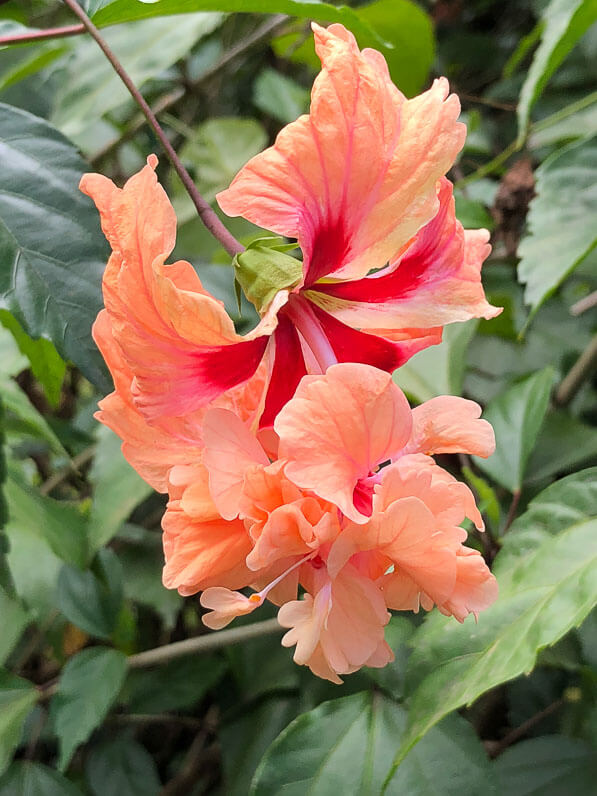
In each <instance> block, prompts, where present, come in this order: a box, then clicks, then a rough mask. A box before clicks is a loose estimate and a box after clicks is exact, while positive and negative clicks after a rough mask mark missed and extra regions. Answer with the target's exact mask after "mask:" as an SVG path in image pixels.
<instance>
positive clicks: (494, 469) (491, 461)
mask: <svg viewBox="0 0 597 796" xmlns="http://www.w3.org/2000/svg"><path fill="white" fill-rule="evenodd" d="M553 378H554V372H553V370H552V369H551V368H545V369H544V370H539V371H537V373H534V374H532V375H531V376H528V377H527V378H526V379H523V380H522V381H520V382H518V383H517V384H514V385H513V386H512V387H509V388H508V389H507V390H506V391H505V392H503V393H501V394H500V395H498V396H497V398H494V400H493V401H492V402H491V403H490V404H489V406H488V407H487V409H486V410H485V412H484V414H483V417H484V418H485V419H486V420H488V421H489V422H490V423H491V425H492V426H493V430H494V432H495V438H496V449H495V453H494V454H493V455H492V456H490V457H489V458H488V459H481V458H479V457H478V456H474V457H473V459H474V461H475V464H476V465H477V466H478V467H479V468H480V469H481V470H483V472H485V473H487V475H489V476H491V477H492V478H493V479H494V480H495V481H497V482H498V484H501V485H502V486H504V487H506V489H509V490H510V492H517V491H519V490H520V489H521V487H522V483H523V480H524V475H525V470H526V466H527V462H528V460H529V456H530V455H531V452H532V450H533V447H534V446H535V442H536V440H537V435H538V434H539V430H540V429H541V425H542V423H543V419H544V417H545V413H546V411H547V405H548V403H549V394H550V391H551V385H552V383H553Z"/></svg>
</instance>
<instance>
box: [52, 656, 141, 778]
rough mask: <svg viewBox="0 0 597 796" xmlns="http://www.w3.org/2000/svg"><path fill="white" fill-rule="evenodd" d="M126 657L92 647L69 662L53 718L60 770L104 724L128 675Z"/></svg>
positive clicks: (57, 695) (54, 707)
mask: <svg viewBox="0 0 597 796" xmlns="http://www.w3.org/2000/svg"><path fill="white" fill-rule="evenodd" d="M126 669H127V661H126V655H123V654H122V652H118V651H117V650H113V649H108V648H107V647H91V648H90V649H85V650H83V651H82V652H79V653H77V654H76V655H74V656H73V657H72V658H70V659H69V660H68V662H67V663H66V666H65V667H64V669H63V670H62V674H61V676H60V682H59V683H58V691H57V692H56V694H55V695H54V697H53V698H52V701H51V703H50V717H51V719H52V724H53V727H54V732H55V733H56V735H57V736H58V743H59V748H60V754H59V759H58V768H59V769H60V771H64V770H65V768H66V767H67V766H68V763H69V762H70V759H71V757H72V755H73V752H74V751H75V749H76V748H77V746H79V744H82V743H85V741H86V740H87V739H88V738H89V736H90V735H91V733H92V732H93V730H95V728H96V727H99V725H100V724H101V723H102V722H103V720H104V718H105V717H106V714H107V713H108V711H109V709H110V707H111V706H112V704H113V703H114V701H115V700H116V697H117V696H118V692H119V691H120V688H121V686H122V684H123V682H124V677H125V675H126Z"/></svg>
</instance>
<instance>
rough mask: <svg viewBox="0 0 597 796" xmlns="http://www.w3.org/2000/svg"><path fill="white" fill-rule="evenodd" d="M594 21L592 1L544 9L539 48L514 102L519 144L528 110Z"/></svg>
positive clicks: (567, 0) (554, 2) (557, 2)
mask: <svg viewBox="0 0 597 796" xmlns="http://www.w3.org/2000/svg"><path fill="white" fill-rule="evenodd" d="M595 20H597V2H596V0H551V2H550V3H549V5H548V6H547V7H546V8H545V11H544V12H543V14H542V23H543V29H542V34H541V44H540V45H539V47H538V48H537V51H536V52H535V55H534V57H533V63H532V64H531V67H530V69H529V71H528V74H527V76H526V79H525V82H524V84H523V87H522V90H521V92H520V99H519V102H518V108H517V115H518V128H519V140H520V142H521V143H522V141H523V140H524V136H525V134H526V131H527V128H528V124H529V119H530V115H531V109H532V107H533V105H534V104H535V102H536V101H537V99H538V97H539V96H540V94H541V92H542V91H543V89H544V88H545V86H546V84H547V81H548V80H549V78H550V77H551V76H552V75H553V73H554V72H555V70H556V69H557V68H558V66H559V65H560V64H561V63H562V61H563V60H564V58H565V57H566V55H568V53H569V52H570V50H571V49H572V48H573V47H574V45H575V44H576V43H577V41H578V40H579V39H580V37H581V36H582V35H583V34H584V33H585V31H586V30H587V29H588V28H589V27H590V26H591V25H592V24H593V22H595Z"/></svg>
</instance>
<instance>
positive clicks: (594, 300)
mask: <svg viewBox="0 0 597 796" xmlns="http://www.w3.org/2000/svg"><path fill="white" fill-rule="evenodd" d="M593 307H597V290H594V291H593V292H592V293H589V295H588V296H585V297H584V298H581V299H579V300H578V301H576V302H575V303H574V304H573V305H572V306H571V307H570V312H571V314H572V315H582V314H583V312H586V311H587V310H592V309H593Z"/></svg>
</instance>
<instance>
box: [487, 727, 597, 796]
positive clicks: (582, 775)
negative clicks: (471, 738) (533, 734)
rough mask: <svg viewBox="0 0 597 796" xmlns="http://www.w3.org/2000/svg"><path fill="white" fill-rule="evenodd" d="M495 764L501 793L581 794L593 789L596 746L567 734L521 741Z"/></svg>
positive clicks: (524, 795) (530, 795)
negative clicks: (569, 736)
mask: <svg viewBox="0 0 597 796" xmlns="http://www.w3.org/2000/svg"><path fill="white" fill-rule="evenodd" d="M493 766H494V771H495V774H496V775H497V779H498V782H499V785H500V788H501V793H507V794H511V796H571V795H572V794H578V796H580V794H584V793H586V794H589V793H593V791H594V790H595V781H596V780H597V755H596V754H595V749H594V748H593V747H591V746H590V745H589V744H587V743H585V742H584V741H581V740H578V739H576V738H568V737H566V736H564V735H547V736H544V737H541V738H531V739H529V740H528V741H522V742H521V743H518V744H516V746H513V747H511V748H510V749H506V751H505V752H504V753H503V754H502V755H500V757H498V759H497V760H496V761H495V763H494V764H493Z"/></svg>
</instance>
